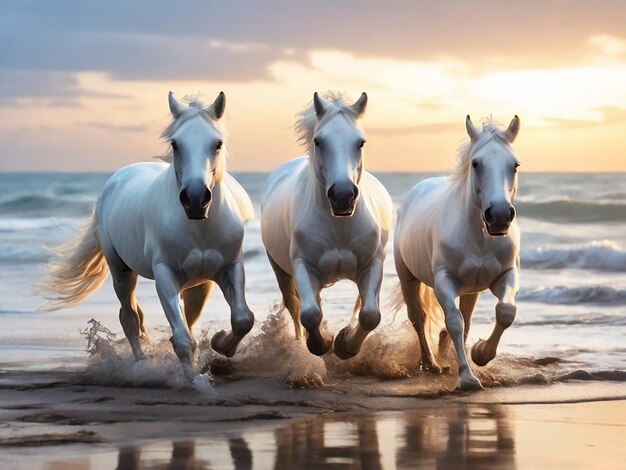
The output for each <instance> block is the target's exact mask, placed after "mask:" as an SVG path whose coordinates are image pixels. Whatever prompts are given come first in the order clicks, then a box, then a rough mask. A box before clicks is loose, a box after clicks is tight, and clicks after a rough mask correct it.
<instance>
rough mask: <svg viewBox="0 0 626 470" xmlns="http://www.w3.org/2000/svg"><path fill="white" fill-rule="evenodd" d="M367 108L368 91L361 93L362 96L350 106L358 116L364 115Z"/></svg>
mask: <svg viewBox="0 0 626 470" xmlns="http://www.w3.org/2000/svg"><path fill="white" fill-rule="evenodd" d="M366 108H367V93H365V92H363V93H361V97H360V98H359V99H358V100H356V102H355V103H354V104H353V105H352V106H350V109H351V110H352V111H353V112H354V114H356V117H357V118H360V117H361V116H363V113H364V112H365V109H366Z"/></svg>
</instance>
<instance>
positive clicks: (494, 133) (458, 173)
mask: <svg viewBox="0 0 626 470" xmlns="http://www.w3.org/2000/svg"><path fill="white" fill-rule="evenodd" d="M493 140H496V141H497V142H500V143H501V144H504V145H506V146H510V145H511V144H510V143H509V142H508V140H506V138H505V137H504V130H503V129H502V126H501V125H500V124H498V123H496V122H494V121H493V120H491V119H487V120H485V121H484V122H483V130H482V132H481V134H480V136H479V137H478V139H477V140H476V142H475V143H474V144H473V145H472V143H471V142H470V141H469V140H468V141H466V142H464V143H462V144H461V145H460V146H459V148H458V149H457V153H456V166H455V167H454V171H453V172H452V174H451V175H450V182H461V181H466V180H467V175H468V173H469V169H470V165H471V158H470V156H471V154H472V152H477V151H478V150H480V149H481V148H482V147H484V146H485V145H486V144H487V143H489V142H491V141H493Z"/></svg>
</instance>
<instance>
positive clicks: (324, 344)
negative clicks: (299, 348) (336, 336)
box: [306, 335, 333, 356]
mask: <svg viewBox="0 0 626 470" xmlns="http://www.w3.org/2000/svg"><path fill="white" fill-rule="evenodd" d="M332 345H333V340H332V338H331V339H330V340H328V339H326V338H323V339H322V340H321V341H320V340H318V339H317V338H316V337H315V335H309V337H308V338H307V340H306V347H307V348H308V349H309V352H310V353H311V354H315V355H316V356H323V355H324V354H326V353H327V352H328V351H330V348H331V347H332Z"/></svg>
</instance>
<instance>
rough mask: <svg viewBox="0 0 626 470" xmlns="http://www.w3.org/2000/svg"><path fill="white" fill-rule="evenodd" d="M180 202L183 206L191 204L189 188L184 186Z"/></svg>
mask: <svg viewBox="0 0 626 470" xmlns="http://www.w3.org/2000/svg"><path fill="white" fill-rule="evenodd" d="M180 203H181V204H182V205H183V206H188V205H189V204H191V198H190V197H189V193H188V192H187V188H183V189H182V191H181V192H180Z"/></svg>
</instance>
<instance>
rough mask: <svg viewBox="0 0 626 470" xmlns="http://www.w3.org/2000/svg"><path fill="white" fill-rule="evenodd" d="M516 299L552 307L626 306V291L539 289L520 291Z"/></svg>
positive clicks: (566, 288)
mask: <svg viewBox="0 0 626 470" xmlns="http://www.w3.org/2000/svg"><path fill="white" fill-rule="evenodd" d="M517 299H518V300H526V301H530V302H541V303H545V304H554V305H576V304H593V305H626V289H615V288H613V287H608V286H579V287H565V286H556V287H539V288H536V289H521V290H520V292H519V294H518V296H517Z"/></svg>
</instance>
